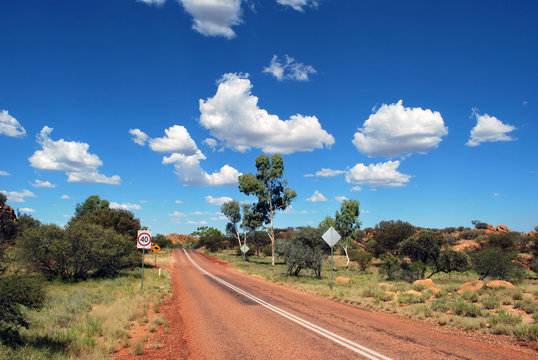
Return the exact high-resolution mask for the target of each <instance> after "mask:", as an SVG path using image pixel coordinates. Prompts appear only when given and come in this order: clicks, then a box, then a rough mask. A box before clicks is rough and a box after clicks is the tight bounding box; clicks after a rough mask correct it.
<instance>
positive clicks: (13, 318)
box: [0, 275, 45, 343]
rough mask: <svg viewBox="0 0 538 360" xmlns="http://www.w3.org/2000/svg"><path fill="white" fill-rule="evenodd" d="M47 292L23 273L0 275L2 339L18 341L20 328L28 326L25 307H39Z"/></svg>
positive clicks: (8, 341) (0, 328) (0, 330)
mask: <svg viewBox="0 0 538 360" xmlns="http://www.w3.org/2000/svg"><path fill="white" fill-rule="evenodd" d="M44 299H45V292H44V291H43V288H42V286H41V284H39V283H38V282H37V281H35V280H33V279H31V278H29V277H27V276H22V275H3V276H1V277H0V313H1V314H2V316H0V340H2V341H4V342H6V343H11V342H16V341H18V329H19V328H20V327H26V328H27V327H28V322H27V320H26V314H25V311H24V309H25V308H26V309H39V308H41V306H42V305H43V301H44Z"/></svg>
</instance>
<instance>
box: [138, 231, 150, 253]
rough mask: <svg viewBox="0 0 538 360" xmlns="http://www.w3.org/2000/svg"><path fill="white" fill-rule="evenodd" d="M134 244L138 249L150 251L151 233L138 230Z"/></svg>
mask: <svg viewBox="0 0 538 360" xmlns="http://www.w3.org/2000/svg"><path fill="white" fill-rule="evenodd" d="M136 242H137V244H136V245H137V248H139V249H151V232H149V231H142V230H140V231H139V232H138V237H137V238H136Z"/></svg>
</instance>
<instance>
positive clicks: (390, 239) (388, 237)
mask: <svg viewBox="0 0 538 360" xmlns="http://www.w3.org/2000/svg"><path fill="white" fill-rule="evenodd" d="M414 233H415V227H414V226H413V225H411V224H410V223H408V222H404V221H401V220H398V221H394V220H390V221H381V222H379V224H377V225H376V226H375V233H374V240H375V243H373V245H374V249H373V250H374V254H375V256H379V255H381V254H383V253H385V252H388V251H393V250H396V249H398V245H399V243H400V242H402V241H404V240H405V239H407V238H408V237H410V236H411V235H413V234H414Z"/></svg>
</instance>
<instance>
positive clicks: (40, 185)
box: [28, 179, 56, 189]
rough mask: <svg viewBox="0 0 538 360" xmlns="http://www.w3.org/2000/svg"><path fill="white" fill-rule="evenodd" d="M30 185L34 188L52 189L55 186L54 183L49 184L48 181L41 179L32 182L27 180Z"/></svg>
mask: <svg viewBox="0 0 538 360" xmlns="http://www.w3.org/2000/svg"><path fill="white" fill-rule="evenodd" d="M28 183H29V184H30V185H32V186H33V187H35V188H48V189H54V188H55V187H56V184H51V183H50V182H48V181H41V180H37V179H36V181H35V182H34V183H31V182H28Z"/></svg>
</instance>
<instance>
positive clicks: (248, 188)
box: [238, 154, 297, 266]
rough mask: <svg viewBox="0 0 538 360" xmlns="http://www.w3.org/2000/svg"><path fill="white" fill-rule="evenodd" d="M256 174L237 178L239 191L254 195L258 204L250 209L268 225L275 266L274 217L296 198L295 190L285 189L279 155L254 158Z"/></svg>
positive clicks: (282, 167) (281, 162) (282, 163)
mask: <svg viewBox="0 0 538 360" xmlns="http://www.w3.org/2000/svg"><path fill="white" fill-rule="evenodd" d="M255 166H256V169H257V171H256V174H252V173H248V174H244V175H241V176H239V179H238V180H239V191H240V192H242V193H244V194H246V195H255V196H257V197H258V202H257V203H255V204H254V205H253V206H252V207H251V209H252V211H253V212H254V213H256V214H257V216H259V219H261V221H262V222H263V223H264V224H266V225H270V228H269V229H268V231H267V234H268V236H269V238H270V239H271V263H272V265H273V266H274V265H275V232H274V216H275V214H276V212H277V211H278V210H285V209H286V208H287V207H288V206H289V205H290V203H291V201H292V200H293V199H294V198H295V197H296V196H297V193H296V192H295V190H292V189H290V188H288V187H287V185H288V182H287V181H286V180H282V177H283V176H284V160H283V159H282V156H281V155H278V154H276V155H273V156H271V157H269V156H266V155H263V154H262V155H260V156H258V157H257V158H256V163H255Z"/></svg>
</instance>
